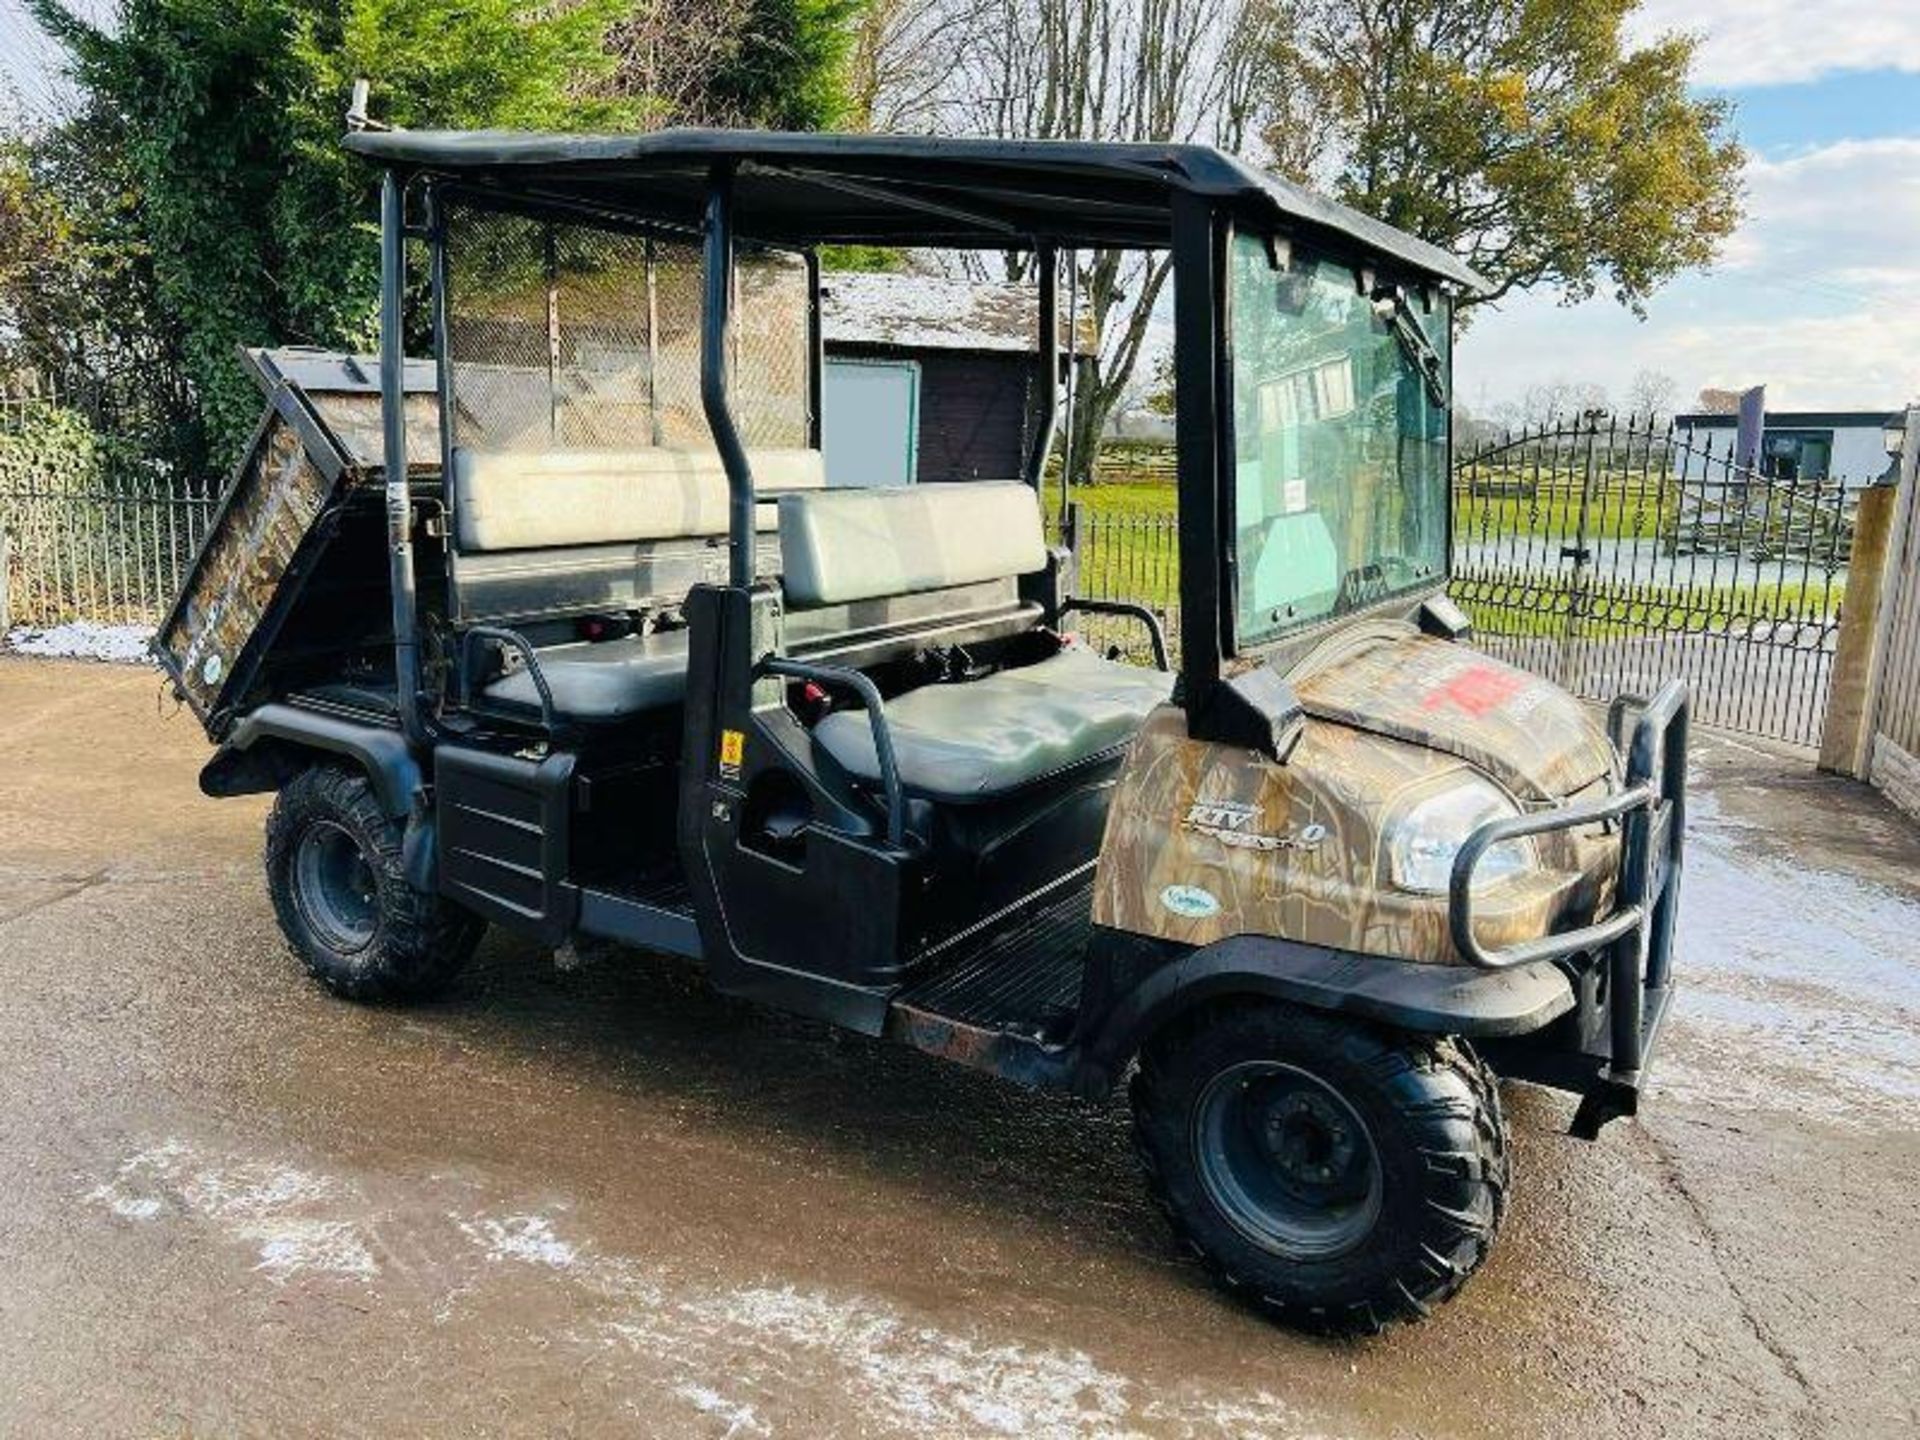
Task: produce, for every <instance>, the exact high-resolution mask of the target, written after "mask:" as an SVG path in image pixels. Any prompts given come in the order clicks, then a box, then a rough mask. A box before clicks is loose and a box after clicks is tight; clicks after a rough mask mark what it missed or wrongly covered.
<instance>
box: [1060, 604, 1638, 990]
mask: <svg viewBox="0 0 1920 1440" xmlns="http://www.w3.org/2000/svg"><path fill="white" fill-rule="evenodd" d="M1403 646H1404V647H1407V648H1406V649H1403V648H1402V647H1403ZM1430 646H1442V647H1443V648H1445V649H1447V650H1449V651H1451V652H1452V653H1454V654H1457V655H1460V656H1462V657H1465V659H1466V661H1467V663H1466V664H1463V665H1461V666H1459V667H1457V668H1455V667H1442V666H1439V665H1437V664H1435V663H1433V659H1432V657H1430V656H1429V655H1428V654H1427V653H1426V652H1427V651H1428V649H1429V647H1430ZM1391 648H1392V649H1393V650H1396V651H1399V652H1400V653H1401V654H1403V655H1405V654H1407V652H1408V650H1411V652H1412V655H1413V657H1414V661H1413V666H1412V668H1411V669H1410V670H1409V671H1406V672H1402V673H1403V674H1404V677H1405V678H1404V684H1405V685H1406V688H1407V691H1408V693H1409V694H1410V695H1411V696H1412V697H1413V699H1412V701H1411V702H1403V703H1402V704H1401V705H1400V706H1399V707H1398V708H1397V709H1396V708H1395V707H1393V706H1391V705H1387V706H1384V707H1383V708H1384V709H1385V710H1386V711H1387V713H1388V714H1389V715H1393V716H1396V717H1398V716H1404V715H1406V714H1407V713H1408V711H1409V710H1410V709H1413V707H1416V706H1418V705H1419V704H1420V700H1419V697H1420V696H1422V695H1424V694H1427V693H1431V689H1432V686H1433V685H1434V684H1435V683H1436V678H1435V677H1436V676H1439V677H1443V678H1441V679H1439V680H1438V682H1437V683H1439V684H1440V685H1441V686H1443V687H1444V686H1445V685H1447V684H1449V683H1452V682H1451V681H1450V680H1448V679H1446V678H1444V677H1447V676H1457V675H1459V674H1463V673H1466V674H1471V673H1473V672H1472V670H1471V669H1470V666H1471V664H1472V663H1473V662H1477V661H1478V660H1480V659H1481V658H1483V657H1479V656H1477V655H1475V654H1474V652H1472V651H1466V650H1461V649H1459V648H1458V647H1451V646H1445V642H1440V641H1428V640H1426V639H1425V638H1424V637H1418V638H1417V639H1405V638H1403V639H1402V640H1401V641H1400V642H1399V644H1397V645H1395V646H1393V647H1391ZM1375 654H1376V651H1375V649H1374V648H1372V647H1368V648H1366V649H1365V650H1364V652H1363V654H1362V655H1361V656H1360V657H1359V658H1360V659H1362V660H1371V659H1373V657H1374V656H1375ZM1349 663H1351V662H1349ZM1328 673H1330V672H1327V671H1322V672H1321V674H1322V675H1326V674H1328ZM1364 673H1365V674H1366V676H1367V677H1368V681H1367V683H1368V685H1369V686H1370V687H1372V688H1373V689H1374V690H1375V691H1376V692H1378V691H1380V690H1383V689H1387V688H1389V687H1388V686H1386V684H1385V683H1384V682H1385V675H1386V673H1387V671H1386V668H1385V667H1384V666H1382V665H1381V664H1380V663H1379V662H1378V661H1377V660H1375V661H1374V663H1372V664H1369V665H1368V666H1367V668H1366V671H1365V672H1364ZM1308 683H1311V681H1309V682H1308ZM1359 688H1360V687H1359V686H1358V685H1356V684H1354V683H1352V682H1348V683H1347V684H1346V685H1345V686H1344V687H1342V688H1340V689H1338V690H1336V692H1335V693H1340V694H1343V695H1349V696H1350V695H1353V694H1355V693H1357V691H1358V690H1359ZM1549 688H1551V687H1549ZM1513 693H1520V692H1518V691H1514V692H1513ZM1569 703H1571V702H1569ZM1311 708H1312V707H1309V709H1310V710H1311ZM1530 708H1531V709H1533V710H1536V711H1537V710H1538V709H1539V708H1541V707H1540V705H1539V704H1537V703H1536V704H1535V705H1534V706H1532V707H1530ZM1556 708H1557V707H1556ZM1574 708H1575V713H1576V714H1577V715H1578V717H1579V720H1580V723H1581V726H1582V727H1583V728H1584V730H1585V731H1586V732H1588V733H1589V734H1590V735H1592V736H1593V737H1594V738H1596V739H1597V740H1598V744H1599V746H1600V747H1602V750H1603V751H1604V755H1605V766H1606V769H1605V770H1601V771H1599V772H1596V773H1594V774H1593V775H1592V777H1591V778H1590V779H1589V781H1588V782H1587V784H1586V785H1583V786H1581V787H1579V789H1580V790H1582V791H1585V790H1590V789H1597V790H1604V788H1605V786H1606V785H1607V783H1608V781H1607V779H1606V774H1607V772H1608V771H1610V770H1611V767H1612V763H1613V762H1612V758H1611V756H1612V749H1611V746H1609V745H1607V742H1606V739H1605V737H1604V736H1603V735H1600V734H1599V733H1598V731H1597V729H1596V728H1595V727H1594V726H1593V724H1592V722H1591V721H1589V720H1588V719H1587V718H1586V716H1585V714H1584V713H1583V712H1580V711H1579V710H1578V707H1577V706H1576V707H1574ZM1414 713H1425V712H1422V711H1415V712H1414ZM1441 723H1442V724H1443V725H1445V726H1446V729H1445V731H1444V732H1443V733H1444V734H1445V737H1446V739H1447V740H1448V741H1450V742H1453V743H1452V744H1451V745H1449V746H1447V747H1446V748H1442V747H1441V746H1436V745H1432V744H1429V743H1427V742H1426V740H1425V738H1424V737H1418V738H1416V736H1414V735H1412V734H1409V735H1408V736H1405V737H1402V736H1399V735H1394V734H1386V733H1379V732H1378V731H1377V730H1376V729H1375V728H1374V727H1373V726H1372V725H1371V724H1369V725H1368V726H1366V727H1365V728H1362V727H1359V726H1355V725H1348V724H1342V723H1336V722H1334V721H1331V720H1328V719H1324V718H1319V717H1317V716H1312V715H1310V718H1309V719H1308V721H1307V723H1306V726H1305V729H1304V732H1303V734H1302V736H1301V738H1300V741H1299V743H1298V745H1297V746H1296V747H1295V748H1294V750H1293V752H1292V753H1291V754H1290V755H1289V756H1288V758H1287V761H1286V763H1285V764H1276V763H1274V762H1273V761H1271V760H1269V759H1267V758H1266V757H1265V756H1262V755H1260V754H1257V753H1255V752H1252V751H1249V750H1245V749H1242V748H1239V747H1236V746H1230V745H1217V744H1209V743H1205V742H1201V741H1195V740H1191V739H1189V738H1188V736H1187V728H1186V716H1185V714H1184V712H1182V711H1181V710H1180V709H1179V708H1178V707H1176V706H1171V705H1169V706H1163V707H1162V708H1161V709H1159V710H1157V711H1155V712H1154V714H1153V715H1152V716H1151V717H1150V718H1149V720H1148V722H1147V724H1146V725H1145V726H1144V727H1142V729H1141V732H1140V734H1139V736H1138V738H1137V739H1136V740H1135V741H1134V744H1133V748H1132V750H1131V751H1130V753H1129V755H1128V759H1127V763H1126V766H1125V768H1124V770H1123V771H1122V774H1121V777H1120V781H1119V784H1118V787H1117V789H1116V791H1115V794H1114V798H1113V804H1112V807H1111V809H1110V810H1109V811H1108V815H1107V828H1106V834H1105V838H1104V840H1103V842H1102V845H1101V851H1100V863H1099V869H1098V872H1097V875H1096V878H1095V883H1094V901H1093V918H1094V921H1095V923H1097V924H1100V925H1106V926H1110V927H1113V928H1116V929H1120V930H1126V931H1132V932H1136V933H1139V934H1145V935H1152V936H1156V937H1159V938H1162V939H1167V940H1173V941H1179V942H1183V943H1186V944H1191V945H1205V944H1210V943H1212V942H1214V941H1217V940H1223V939H1226V938H1228V937H1229V936H1234V935H1272V936H1278V937H1281V938H1284V939H1288V940H1296V941H1300V942H1303V943H1306V944H1312V945H1325V946H1331V947H1333V948H1336V949H1341V950H1350V951H1355V952H1358V953H1362V954H1368V955H1380V956H1389V957H1393V958H1397V959H1404V960H1414V961H1422V962H1428V963H1440V964H1459V963H1464V962H1463V961H1462V958H1461V956H1460V955H1459V953H1458V952H1457V951H1456V950H1455V948H1454V946H1453V942H1452V939H1451V937H1450V936H1449V934H1448V927H1447V899H1446V896H1445V895H1421V894H1413V893H1410V892H1407V891H1404V890H1401V889H1399V888H1398V887H1396V886H1395V885H1394V884H1393V883H1392V880H1391V875H1390V870H1389V860H1388V855H1387V849H1386V831H1387V829H1388V826H1389V825H1390V823H1391V822H1392V821H1393V819H1394V818H1395V817H1396V816H1397V815H1398V814H1400V813H1401V812H1403V811H1404V810H1405V809H1406V808H1407V807H1408V806H1409V805H1411V804H1412V803H1414V802H1415V801H1416V800H1417V799H1419V798H1421V797H1423V796H1424V795H1426V794H1429V793H1432V792H1433V791H1435V790H1438V789H1443V788H1445V787H1446V786H1447V785H1448V784H1449V783H1450V782H1451V781H1454V780H1456V779H1458V778H1461V777H1464V776H1467V775H1471V774H1473V773H1475V772H1476V769H1477V768H1479V767H1476V765H1474V764H1470V763H1468V760H1467V759H1466V758H1465V757H1464V756H1463V755H1461V754H1460V753H1459V751H1460V750H1468V751H1480V750H1486V749H1488V748H1489V747H1494V746H1498V747H1501V750H1502V751H1503V753H1500V754H1495V755H1493V756H1492V757H1491V763H1489V764H1488V765H1486V766H1485V767H1484V769H1485V770H1486V771H1487V772H1488V773H1490V774H1492V775H1493V776H1494V777H1495V778H1497V779H1502V780H1504V779H1505V778H1506V776H1507V775H1509V774H1524V773H1529V772H1531V773H1532V774H1534V775H1535V776H1536V777H1540V776H1550V775H1560V774H1569V775H1571V774H1578V773H1581V772H1582V771H1583V770H1586V769H1588V767H1589V764H1590V761H1589V759H1588V758H1587V757H1590V756H1594V755H1596V754H1598V753H1600V752H1597V751H1596V750H1595V749H1594V746H1593V745H1592V743H1591V742H1590V741H1588V740H1587V738H1586V736H1582V737H1580V743H1577V744H1576V743H1573V742H1572V740H1571V739H1568V740H1566V741H1565V742H1564V743H1563V749H1564V752H1565V755H1566V756H1567V757H1571V758H1559V757H1555V759H1554V764H1553V765H1551V766H1549V765H1547V764H1545V763H1543V762H1542V761H1541V760H1540V758H1539V755H1538V754H1537V753H1536V754H1534V755H1532V756H1528V757H1525V758H1523V757H1522V756H1521V755H1520V753H1519V752H1520V751H1522V750H1523V749H1530V748H1533V747H1536V746H1537V744H1538V742H1537V741H1536V740H1535V739H1534V738H1533V737H1532V736H1531V735H1528V736H1527V737H1526V738H1525V739H1521V738H1519V737H1520V735H1521V733H1522V732H1520V731H1519V730H1518V729H1489V730H1488V731H1487V732H1485V733H1483V734H1480V735H1478V736H1477V737H1463V736H1462V734H1461V732H1462V731H1463V730H1465V729H1467V728H1469V727H1466V726H1464V725H1460V724H1457V723H1456V722H1454V721H1453V719H1452V717H1451V716H1448V715H1445V714H1444V713H1443V714H1442V716H1441ZM1411 728H1412V727H1409V729H1411ZM1475 741H1477V743H1474V742H1475ZM1455 747H1457V748H1455ZM1509 747H1510V748H1509ZM1552 748H1553V747H1552V746H1551V745H1549V746H1544V747H1539V749H1540V750H1542V751H1545V750H1551V749H1552ZM1571 793H1573V792H1563V794H1561V795H1560V796H1557V797H1555V798H1556V799H1565V798H1568V796H1569V795H1570V794H1571ZM1523 806H1525V802H1524V800H1523ZM1525 808H1534V807H1532V806H1525ZM1462 838H1464V837H1462ZM1537 844H1538V853H1539V859H1540V865H1539V868H1538V869H1537V870H1535V871H1532V872H1530V873H1527V874H1523V875H1519V876H1515V877H1513V878H1511V879H1508V880H1504V881H1500V882H1498V883H1496V884H1494V885H1491V886H1489V887H1487V888H1486V889H1485V890H1483V891H1480V892H1477V893H1476V895H1475V897H1474V898H1475V907H1474V909H1475V916H1476V919H1477V922H1478V923H1477V934H1478V936H1479V938H1480V940H1481V942H1482V944H1483V945H1486V946H1489V947H1498V946H1503V945H1507V944H1512V943H1514V942H1516V941H1519V940H1525V939H1531V938H1534V937H1536V936H1539V935H1542V934H1545V933H1546V932H1548V931H1549V930H1554V929H1564V928H1567V927H1568V926H1569V925H1572V924H1577V923H1584V922H1585V921H1586V920H1588V919H1589V918H1591V917H1592V916H1593V915H1595V914H1597V913H1600V912H1602V911H1603V910H1604V909H1605V908H1606V907H1607V906H1609V905H1610V904H1611V903H1612V891H1613V883H1614V872H1615V871H1616V869H1617V867H1618V858H1619V844H1618V838H1617V835H1615V834H1613V833H1609V832H1606V831H1604V830H1602V829H1600V828H1599V827H1594V828H1592V829H1590V830H1588V831H1586V832H1582V833H1577V834H1568V833H1561V834H1557V835H1546V836H1542V837H1540V838H1539V840H1538V842H1537Z"/></svg>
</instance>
